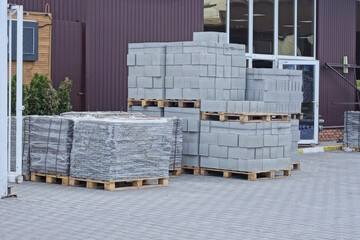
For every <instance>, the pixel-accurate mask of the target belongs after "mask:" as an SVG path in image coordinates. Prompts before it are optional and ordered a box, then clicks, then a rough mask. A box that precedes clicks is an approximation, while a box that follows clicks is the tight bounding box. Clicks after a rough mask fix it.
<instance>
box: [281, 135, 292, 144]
mask: <svg viewBox="0 0 360 240" xmlns="http://www.w3.org/2000/svg"><path fill="white" fill-rule="evenodd" d="M291 141H292V135H279V146H291Z"/></svg>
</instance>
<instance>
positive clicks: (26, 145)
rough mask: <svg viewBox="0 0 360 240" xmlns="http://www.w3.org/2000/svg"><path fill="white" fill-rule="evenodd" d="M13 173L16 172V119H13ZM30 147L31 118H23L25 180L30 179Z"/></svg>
mask: <svg viewBox="0 0 360 240" xmlns="http://www.w3.org/2000/svg"><path fill="white" fill-rule="evenodd" d="M11 129H12V130H11V162H10V169H11V171H16V117H11ZM29 149H30V145H29V117H28V116H24V117H23V130H22V154H21V155H22V174H23V176H24V179H25V180H29V179H30V151H29Z"/></svg>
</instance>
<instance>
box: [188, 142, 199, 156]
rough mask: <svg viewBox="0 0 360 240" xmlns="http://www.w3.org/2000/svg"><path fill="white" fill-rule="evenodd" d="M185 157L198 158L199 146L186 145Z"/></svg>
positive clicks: (194, 144)
mask: <svg viewBox="0 0 360 240" xmlns="http://www.w3.org/2000/svg"><path fill="white" fill-rule="evenodd" d="M187 155H191V156H198V155H199V144H198V143H188V152H187Z"/></svg>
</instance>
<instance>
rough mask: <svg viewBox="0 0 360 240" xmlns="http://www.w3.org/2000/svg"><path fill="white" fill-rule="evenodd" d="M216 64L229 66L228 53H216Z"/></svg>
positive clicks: (229, 58)
mask: <svg viewBox="0 0 360 240" xmlns="http://www.w3.org/2000/svg"><path fill="white" fill-rule="evenodd" d="M216 65H217V66H231V56H228V55H220V54H219V55H216Z"/></svg>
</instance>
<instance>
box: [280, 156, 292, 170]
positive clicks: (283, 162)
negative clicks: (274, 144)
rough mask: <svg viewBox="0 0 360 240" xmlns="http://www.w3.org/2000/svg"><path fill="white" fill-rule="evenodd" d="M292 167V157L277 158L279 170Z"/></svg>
mask: <svg viewBox="0 0 360 240" xmlns="http://www.w3.org/2000/svg"><path fill="white" fill-rule="evenodd" d="M285 169H291V159H290V158H280V159H277V170H285Z"/></svg>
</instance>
